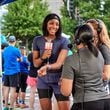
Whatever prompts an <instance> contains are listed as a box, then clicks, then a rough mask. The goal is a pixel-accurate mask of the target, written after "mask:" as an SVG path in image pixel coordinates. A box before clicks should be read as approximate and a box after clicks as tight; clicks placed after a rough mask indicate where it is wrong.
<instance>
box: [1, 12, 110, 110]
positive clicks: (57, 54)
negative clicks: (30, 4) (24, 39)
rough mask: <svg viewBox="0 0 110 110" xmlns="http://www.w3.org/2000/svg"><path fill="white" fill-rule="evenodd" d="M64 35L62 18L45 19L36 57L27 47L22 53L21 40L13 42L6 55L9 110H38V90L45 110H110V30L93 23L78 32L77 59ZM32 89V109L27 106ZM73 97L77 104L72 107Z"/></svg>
mask: <svg viewBox="0 0 110 110" xmlns="http://www.w3.org/2000/svg"><path fill="white" fill-rule="evenodd" d="M62 33H63V32H62V24H61V19H60V17H59V16H58V15H57V14H55V13H50V14H48V15H47V16H46V17H45V18H44V21H43V24H42V35H41V36H36V37H35V38H34V39H33V44H32V51H31V53H30V54H28V55H27V53H26V48H25V47H24V46H20V48H19V49H18V48H16V47H15V44H16V38H15V36H9V39H8V41H9V45H8V46H7V47H6V48H5V49H4V50H3V52H2V56H3V86H2V87H3V91H4V92H3V103H4V110H14V108H15V107H20V108H21V109H22V108H26V107H29V109H30V110H36V109H35V108H34V104H35V94H36V90H37V91H38V98H39V103H40V109H41V110H110V92H109V90H110V88H109V87H110V86H109V79H110V39H109V35H108V31H107V28H106V25H105V24H104V22H103V21H101V20H99V19H89V20H87V21H86V22H85V23H84V24H82V25H80V26H76V28H75V29H74V33H73V36H74V37H73V41H72V45H74V48H75V50H76V51H75V52H74V51H73V53H72V45H71V46H70V45H69V43H70V41H69V40H68V39H67V38H66V37H65V36H63V35H62ZM73 50H74V49H73ZM27 86H29V87H30V98H29V106H27V105H26V103H25V96H26V88H27ZM53 95H54V98H55V99H54V101H55V102H54V107H53V106H52V103H53V100H52V98H53ZM70 96H71V97H72V98H73V99H74V101H73V102H72V106H71V104H70V103H71V102H70ZM9 97H10V98H9ZM9 101H10V107H9V105H8V102H9Z"/></svg>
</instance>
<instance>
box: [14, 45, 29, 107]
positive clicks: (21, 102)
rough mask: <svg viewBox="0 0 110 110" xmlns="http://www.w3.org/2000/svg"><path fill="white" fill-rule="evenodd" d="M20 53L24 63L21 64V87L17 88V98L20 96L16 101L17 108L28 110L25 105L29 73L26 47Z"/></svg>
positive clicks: (21, 48) (22, 47)
mask: <svg viewBox="0 0 110 110" xmlns="http://www.w3.org/2000/svg"><path fill="white" fill-rule="evenodd" d="M20 51H21V54H22V61H21V62H19V65H20V74H19V84H20V85H19V86H18V87H17V90H16V93H17V98H18V95H19V99H18V100H16V107H19V106H20V108H27V107H28V106H27V105H26V104H25V96H26V88H27V83H26V81H27V77H28V73H29V70H28V68H29V62H28V59H27V55H26V47H25V46H21V47H20Z"/></svg>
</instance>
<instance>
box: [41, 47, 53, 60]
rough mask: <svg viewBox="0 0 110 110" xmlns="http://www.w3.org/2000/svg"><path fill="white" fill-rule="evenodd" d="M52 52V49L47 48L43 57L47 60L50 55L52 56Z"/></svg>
mask: <svg viewBox="0 0 110 110" xmlns="http://www.w3.org/2000/svg"><path fill="white" fill-rule="evenodd" d="M51 53H52V50H47V49H46V50H45V51H44V53H43V55H42V57H41V58H42V59H44V60H45V59H47V58H49V57H50V56H51Z"/></svg>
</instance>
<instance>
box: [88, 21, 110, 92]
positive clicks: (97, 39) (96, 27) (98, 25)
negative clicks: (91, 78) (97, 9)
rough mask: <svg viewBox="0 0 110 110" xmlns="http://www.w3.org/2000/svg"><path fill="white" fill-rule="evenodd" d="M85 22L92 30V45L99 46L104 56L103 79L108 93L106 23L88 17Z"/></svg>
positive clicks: (109, 67) (109, 45)
mask: <svg viewBox="0 0 110 110" xmlns="http://www.w3.org/2000/svg"><path fill="white" fill-rule="evenodd" d="M86 23H87V24H88V25H90V26H91V29H92V30H93V32H94V39H93V40H94V45H95V46H96V47H97V48H99V50H100V51H101V53H102V56H103V58H104V70H103V71H104V72H103V80H104V85H105V89H106V90H107V91H108V94H110V89H109V88H110V84H109V83H110V81H109V79H110V38H109V35H108V31H107V28H106V25H105V24H104V22H103V21H102V20H99V19H89V20H87V22H86ZM106 76H108V77H106Z"/></svg>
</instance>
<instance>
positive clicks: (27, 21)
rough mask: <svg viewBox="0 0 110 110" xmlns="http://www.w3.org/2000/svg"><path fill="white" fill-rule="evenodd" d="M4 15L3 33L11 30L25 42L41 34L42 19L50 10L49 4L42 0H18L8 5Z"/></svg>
mask: <svg viewBox="0 0 110 110" xmlns="http://www.w3.org/2000/svg"><path fill="white" fill-rule="evenodd" d="M7 10H8V13H7V14H5V15H4V16H3V19H4V20H3V27H2V33H5V34H7V33H8V32H10V33H11V34H13V35H15V36H16V37H17V39H20V40H22V41H23V42H25V41H26V39H28V40H29V41H30V40H31V41H32V40H33V37H34V36H36V35H40V34H41V33H42V32H41V26H42V20H43V19H44V16H45V15H46V14H47V13H48V12H49V11H48V5H47V4H46V3H42V2H41V0H17V1H16V2H13V3H11V4H9V5H8V6H7Z"/></svg>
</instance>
